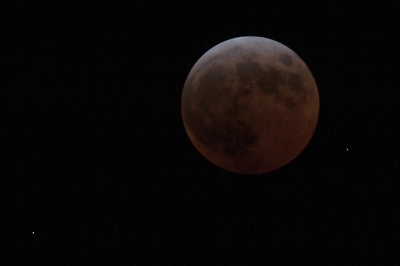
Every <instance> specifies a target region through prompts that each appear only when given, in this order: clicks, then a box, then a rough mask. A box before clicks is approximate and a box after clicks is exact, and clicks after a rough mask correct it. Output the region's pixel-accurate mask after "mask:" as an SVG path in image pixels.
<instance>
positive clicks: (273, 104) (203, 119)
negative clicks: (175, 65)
mask: <svg viewBox="0 0 400 266" xmlns="http://www.w3.org/2000/svg"><path fill="white" fill-rule="evenodd" d="M181 111H182V119H183V124H184V127H185V130H186V132H187V134H188V136H189V139H190V140H191V142H192V143H193V145H194V146H195V147H196V149H197V150H198V151H199V152H200V153H201V154H202V155H203V156H204V157H205V158H206V159H207V160H209V161H210V162H211V163H213V164H215V165H216V166H218V167H220V168H222V169H225V170H227V171H229V172H233V173H238V174H261V173H267V172H271V171H273V170H276V169H278V168H280V167H282V166H284V165H286V164H288V163H289V162H290V161H292V160H293V159H294V158H296V157H297V156H298V155H299V154H300V153H301V152H302V151H303V150H304V148H305V147H306V146H307V144H308V143H309V141H310V139H311V137H312V135H313V134H314V131H315V128H316V125H317V122H318V115H319V95H318V88H317V85H316V83H315V80H314V77H313V75H312V73H311V71H310V70H309V69H308V67H307V65H306V64H305V63H304V62H303V60H302V59H301V58H300V57H299V56H298V55H297V54H296V53H295V52H293V51H292V50H291V49H289V48H288V47H286V46H285V45H283V44H281V43H279V42H277V41H274V40H271V39H267V38H263V37H238V38H234V39H230V40H227V41H224V42H222V43H220V44H218V45H216V46H214V47H213V48H211V49H210V50H208V51H207V52H206V53H205V54H204V55H203V56H202V57H201V58H200V59H199V60H198V61H197V62H196V64H195V65H194V66H193V68H192V69H191V71H190V73H189V75H188V77H187V79H186V82H185V84H184V88H183V92H182V101H181Z"/></svg>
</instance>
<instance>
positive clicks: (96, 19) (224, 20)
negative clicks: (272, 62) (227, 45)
mask: <svg viewBox="0 0 400 266" xmlns="http://www.w3.org/2000/svg"><path fill="white" fill-rule="evenodd" d="M65 2H67V3H54V4H49V5H43V4H39V3H36V2H32V3H30V4H25V3H23V2H22V1H13V2H12V4H11V5H10V6H9V8H8V7H7V8H6V9H5V10H6V12H7V13H8V16H7V17H6V18H7V19H8V18H9V19H8V20H7V23H3V26H2V27H3V28H5V31H4V32H5V33H6V34H5V36H4V34H3V37H2V43H4V45H5V48H2V50H1V51H2V52H1V54H2V58H3V59H2V60H1V68H2V82H1V84H2V85H1V87H0V116H1V117H0V121H1V123H0V137H1V138H0V141H1V146H0V147H1V152H0V156H1V160H0V199H1V200H0V208H1V218H0V221H2V222H1V224H2V226H1V231H2V233H1V236H0V237H1V239H0V243H1V242H3V243H4V245H1V246H4V247H6V248H2V251H1V253H3V252H5V253H6V255H1V256H0V264H1V265H155V264H157V265H158V264H162V265H166V264H167V265H228V263H229V264H233V265H260V263H261V262H264V263H268V262H277V261H278V262H279V261H280V262H288V264H287V265H302V264H303V263H304V262H307V263H311V262H313V261H319V262H320V263H322V262H324V263H323V264H319V265H331V264H332V265H355V264H354V263H356V262H357V263H359V262H360V261H361V262H363V261H371V260H374V261H378V262H381V263H380V264H379V265H388V264H393V263H394V261H392V260H391V256H392V255H393V254H394V253H395V246H393V245H392V244H390V243H391V241H393V240H394V239H395V237H396V235H397V234H396V233H394V232H396V231H395V229H394V228H395V226H396V225H397V224H399V223H400V215H399V212H398V211H397V208H398V206H399V194H398V193H399V192H398V186H396V185H395V183H396V182H395V180H396V179H398V177H399V173H400V165H399V163H400V159H399V148H400V145H399V140H398V129H399V127H398V123H399V119H400V112H399V110H398V106H399V81H400V80H399V77H400V75H399V74H400V73H399V62H400V60H399V52H398V47H399V45H398V44H399V43H396V38H397V35H398V29H399V26H400V25H399V24H400V23H399V19H398V12H399V11H400V5H398V6H397V7H396V6H388V5H368V6H366V5H364V6H359V5H355V4H353V5H352V4H349V3H346V4H343V5H339V4H331V5H326V4H323V3H325V2H322V3H320V4H319V5H314V6H303V5H297V6H293V5H292V4H290V5H288V4H283V3H281V4H278V3H277V2H278V1H272V2H271V3H268V1H260V2H263V4H254V5H252V4H250V3H248V2H246V1H245V2H243V3H241V4H234V3H231V4H228V5H227V4H225V2H222V1H220V2H219V1H214V3H212V5H206V4H204V3H203V2H201V1H197V2H196V1H195V2H193V1H188V2H187V3H186V4H184V3H181V4H170V3H167V2H165V1H164V2H165V3H162V2H161V1H160V2H159V3H158V4H150V3H148V2H146V1H132V2H130V1H129V2H128V1H126V2H125V4H122V3H114V2H107V1H97V3H96V4H84V3H81V1H65ZM74 2H76V3H74ZM134 3H135V4H134ZM354 3H356V2H354ZM396 14H397V16H396ZM240 36H260V37H266V38H270V39H273V40H276V41H278V42H280V43H282V44H284V45H286V46H288V47H289V48H290V49H292V50H293V51H295V52H296V53H297V54H298V55H299V56H300V57H301V58H302V59H303V60H304V62H305V63H306V64H307V66H308V67H309V69H310V70H311V72H312V73H313V76H314V78H315V80H316V83H317V86H318V89H319V95H320V116H319V121H318V125H317V128H316V130H315V134H314V136H313V138H312V139H311V141H310V143H309V145H308V146H307V147H306V148H305V150H304V151H303V152H302V153H301V154H300V155H299V156H298V157H297V158H296V159H295V160H294V161H292V162H291V163H289V164H288V165H286V166H284V167H282V168H281V169H278V170H276V171H274V172H271V173H268V174H263V175H255V176H246V175H238V174H233V173H229V172H226V171H224V170H222V169H220V168H218V167H216V166H214V165H213V164H211V163H209V162H208V161H207V160H206V159H205V158H203V157H202V156H201V155H200V154H199V153H198V152H197V150H196V149H195V148H194V146H193V145H192V143H191V142H190V140H189V138H188V137H187V135H186V132H185V129H184V127H183V122H182V118H181V109H180V107H181V106H180V104H181V93H182V89H183V85H184V83H185V80H186V77H187V75H188V74H189V72H190V69H191V68H192V66H193V65H194V64H195V63H196V61H197V60H198V59H199V58H200V57H201V56H202V55H203V54H204V53H205V52H206V51H207V50H209V49H210V48H212V47H213V46H215V45H217V44H219V43H220V42H223V41H225V40H228V39H231V38H235V37H240ZM3 221H4V223H3ZM95 262H96V263H95ZM289 262H290V264H289ZM341 263H345V264H341ZM346 263H349V264H346Z"/></svg>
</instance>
